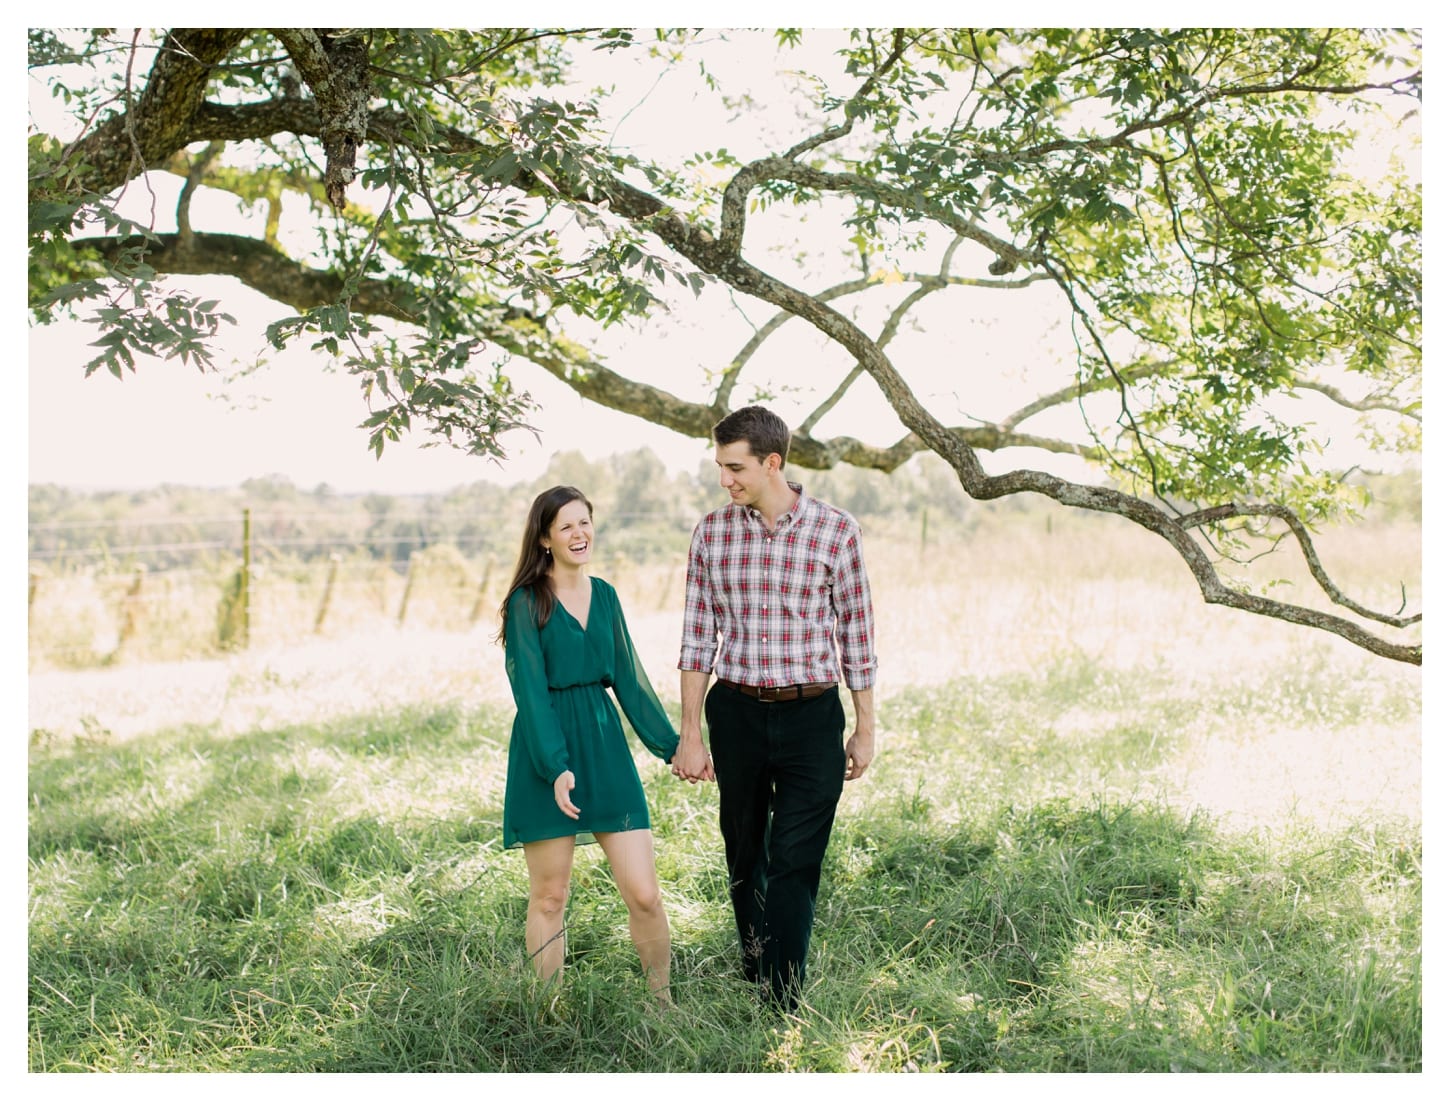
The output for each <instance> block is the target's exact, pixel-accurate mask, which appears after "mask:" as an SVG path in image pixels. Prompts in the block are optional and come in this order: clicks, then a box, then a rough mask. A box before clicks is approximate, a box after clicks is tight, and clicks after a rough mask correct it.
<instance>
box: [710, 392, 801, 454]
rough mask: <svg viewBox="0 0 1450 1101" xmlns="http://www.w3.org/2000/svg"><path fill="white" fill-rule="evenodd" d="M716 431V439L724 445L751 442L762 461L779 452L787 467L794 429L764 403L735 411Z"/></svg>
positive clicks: (751, 451)
mask: <svg viewBox="0 0 1450 1101" xmlns="http://www.w3.org/2000/svg"><path fill="white" fill-rule="evenodd" d="M714 434H715V442H716V443H717V444H719V445H720V446H721V447H726V446H728V445H730V444H732V443H735V442H736V441H737V440H744V441H745V442H746V443H747V444H749V445H750V454H751V455H752V456H753V457H755V458H756V459H759V460H760V461H761V462H764V461H765V458H766V456H767V455H771V454H775V455H779V456H780V461H781V465H782V466H784V465H785V460H786V456H787V455H788V454H789V452H790V428H789V427H788V426H787V425H786V423H785V421H783V420H781V419H780V417H778V416H776V414H774V413H772V412H771V411H770V410H769V409H767V408H766V407H765V406H763V405H747V406H745V407H744V408H743V409H737V410H735V412H733V413H731V414H730V415H729V416H727V417H724V418H723V419H722V420H721V421H720V423H719V424H717V425H715V428H714Z"/></svg>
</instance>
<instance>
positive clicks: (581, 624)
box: [554, 577, 595, 634]
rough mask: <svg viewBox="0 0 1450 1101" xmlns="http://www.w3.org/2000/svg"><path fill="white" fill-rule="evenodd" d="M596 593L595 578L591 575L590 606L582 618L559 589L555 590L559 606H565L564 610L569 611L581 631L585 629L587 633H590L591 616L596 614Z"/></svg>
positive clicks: (555, 600) (570, 616)
mask: <svg viewBox="0 0 1450 1101" xmlns="http://www.w3.org/2000/svg"><path fill="white" fill-rule="evenodd" d="M594 595H595V593H594V579H593V578H592V577H591V578H590V579H589V607H588V608H586V609H585V610H584V618H583V619H582V620H581V619H580V618H579V617H578V616H577V615H575V614H574V613H573V611H571V610H570V608H569V605H567V604H565V603H564V600H563V598H562V597H561V596H560V595H559V593H558V591H557V590H556V591H555V592H554V602H555V603H556V604H558V605H559V607H561V608H563V609H564V611H566V612H568V613H569V618H570V619H572V620H573V621H574V622H575V623H577V624H578V625H579V629H580V630H581V631H583V632H584V633H585V634H588V632H589V617H590V616H592V615H593V614H594Z"/></svg>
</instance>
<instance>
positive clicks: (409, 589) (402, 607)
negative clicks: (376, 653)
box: [398, 554, 414, 627]
mask: <svg viewBox="0 0 1450 1101" xmlns="http://www.w3.org/2000/svg"><path fill="white" fill-rule="evenodd" d="M413 560H414V556H413V555H411V554H410V555H408V577H407V580H405V581H404V582H403V599H402V601H400V602H399V604H398V626H399V627H401V626H402V625H403V620H404V619H405V618H406V617H407V615H408V597H410V596H412V595H413Z"/></svg>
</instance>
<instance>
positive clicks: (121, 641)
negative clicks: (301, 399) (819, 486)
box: [28, 510, 690, 671]
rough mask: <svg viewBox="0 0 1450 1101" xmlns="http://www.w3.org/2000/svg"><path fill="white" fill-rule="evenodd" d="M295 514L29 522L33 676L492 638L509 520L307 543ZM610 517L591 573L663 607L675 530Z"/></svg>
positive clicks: (675, 588)
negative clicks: (344, 644) (396, 638)
mask: <svg viewBox="0 0 1450 1101" xmlns="http://www.w3.org/2000/svg"><path fill="white" fill-rule="evenodd" d="M307 519H308V518H307V517H306V516H299V515H298V514H295V513H293V514H288V515H286V516H285V517H282V518H280V520H279V519H278V518H273V517H268V516H266V515H265V514H263V515H260V516H254V515H252V513H251V510H243V514H242V515H241V516H240V517H238V516H236V515H233V516H231V517H216V518H190V517H188V518H186V519H185V520H184V521H176V520H169V521H167V520H161V521H147V520H135V521H126V522H109V521H96V522H91V521H83V522H67V521H60V522H55V523H41V524H32V525H31V530H30V536H31V551H30V592H29V631H28V640H29V665H30V668H31V670H32V671H36V670H42V669H47V668H56V669H65V668H87V667H97V666H106V665H113V664H116V663H119V662H137V661H167V660H181V659H187V658H201V657H215V656H218V655H220V654H223V653H226V652H228V651H234V650H239V649H244V648H246V647H249V646H273V645H279V644H290V643H295V642H301V641H305V640H307V639H309V638H320V637H338V636H343V635H348V634H352V633H355V632H359V631H368V630H379V629H400V628H404V627H423V628H429V629H436V630H454V631H468V630H485V629H486V630H489V631H493V630H494V629H495V628H496V624H497V616H496V613H497V608H498V604H499V602H500V601H501V600H502V598H503V595H504V591H505V589H506V588H507V585H508V582H509V579H510V578H509V574H510V572H511V570H512V567H513V561H514V555H515V554H516V553H517V551H516V547H514V546H512V544H513V542H514V541H515V540H516V538H517V532H516V531H515V530H512V529H513V528H514V527H515V524H513V523H510V524H509V525H507V527H508V528H509V529H510V530H509V531H507V532H504V531H503V530H501V529H502V528H503V527H504V525H501V524H499V525H492V526H491V530H488V531H477V532H471V533H470V532H458V531H439V532H437V533H436V535H435V534H434V533H430V532H428V531H426V530H421V531H418V532H416V533H401V534H400V533H387V532H381V531H373V532H365V531H358V532H356V533H353V534H347V533H341V534H339V533H337V532H336V531H330V532H321V533H317V534H308V533H307V532H306V531H305V530H304V528H303V525H304V524H305V522H306V521H307ZM328 519H329V520H332V521H335V520H336V517H328ZM392 519H393V522H395V523H409V522H412V521H411V520H410V519H409V518H406V517H403V518H399V517H393V518H392ZM621 520H623V521H625V522H624V523H623V524H620V523H619V521H621ZM613 521H614V523H613V525H612V526H613V527H614V528H616V529H617V531H616V534H617V535H618V538H617V539H614V540H606V541H605V544H604V545H605V546H606V547H609V546H610V545H611V543H612V544H613V547H612V549H611V550H606V551H605V552H604V553H603V554H602V555H601V558H600V559H599V560H598V561H597V562H596V566H597V567H598V568H599V569H600V570H601V572H605V573H606V576H609V578H610V580H611V581H612V582H614V584H615V585H616V586H617V587H619V588H620V590H621V595H622V596H623V595H626V594H627V595H628V598H629V599H630V600H631V602H632V604H633V605H634V606H635V607H639V608H640V609H641V610H655V609H657V608H663V607H666V606H667V605H668V603H669V602H670V601H671V600H672V599H673V600H676V601H677V600H678V599H679V598H680V596H681V595H682V594H683V591H684V575H683V560H684V552H685V548H686V547H687V546H688V541H689V530H690V529H689V524H688V523H687V522H685V521H684V520H683V519H681V518H675V517H670V516H666V515H663V514H657V513H635V514H625V515H623V516H615V517H614V518H613ZM630 521H633V522H632V523H631V522H630ZM183 524H184V526H185V527H186V529H187V531H188V533H190V532H196V531H198V530H200V529H201V527H202V526H203V525H210V526H212V527H214V528H216V529H218V533H217V536H216V537H215V538H192V537H187V538H172V537H168V536H169V535H172V534H174V532H175V530H176V528H177V527H178V526H180V525H183ZM168 527H170V528H171V532H168V531H167V528H168ZM227 529H230V530H227ZM269 532H276V533H277V534H275V535H274V534H268V533H269ZM148 535H149V536H151V538H149V539H148V538H146V536H148ZM67 537H69V538H67Z"/></svg>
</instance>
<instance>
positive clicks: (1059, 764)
mask: <svg viewBox="0 0 1450 1101" xmlns="http://www.w3.org/2000/svg"><path fill="white" fill-rule="evenodd" d="M1281 674H1282V671H1281V670H1278V669H1266V670H1264V673H1263V680H1262V682H1260V683H1258V684H1251V685H1246V686H1244V687H1245V691H1246V692H1247V693H1250V694H1252V693H1255V692H1262V691H1266V690H1268V689H1269V688H1270V686H1272V685H1275V684H1279V683H1281V682H1282V676H1281ZM1085 686H1091V687H1090V690H1089V691H1087V692H1086V694H1085V693H1084V687H1085ZM1322 687H1323V686H1322V685H1317V686H1311V685H1308V684H1306V685H1305V687H1304V689H1303V691H1305V692H1310V691H1314V692H1317V691H1319V690H1321V689H1322ZM1338 692H1339V695H1340V696H1341V697H1342V703H1343V705H1344V706H1342V707H1340V708H1338V709H1336V711H1335V714H1336V715H1339V716H1343V718H1341V719H1339V720H1330V721H1331V722H1332V721H1341V722H1352V721H1354V720H1353V716H1354V715H1355V714H1356V712H1357V710H1358V709H1359V708H1360V707H1362V706H1368V705H1369V704H1370V702H1371V701H1370V700H1369V699H1365V698H1363V697H1365V696H1370V697H1372V696H1373V695H1374V692H1373V687H1372V686H1371V688H1370V689H1369V690H1368V691H1367V690H1366V688H1365V686H1364V685H1362V684H1357V683H1344V684H1342V685H1341V686H1340V688H1339V690H1338ZM1085 695H1086V698H1085ZM1301 702H1303V703H1305V704H1306V705H1307V703H1308V701H1307V699H1305V700H1302V701H1301ZM1415 702H1416V701H1415V700H1414V699H1413V698H1409V697H1405V698H1403V699H1401V700H1400V701H1399V702H1398V703H1397V704H1396V707H1397V708H1398V709H1399V710H1400V711H1401V712H1405V711H1407V710H1409V709H1412V708H1413V707H1414V706H1415ZM1291 705H1292V701H1291ZM1069 709H1070V710H1073V711H1075V712H1077V713H1078V714H1079V715H1080V716H1081V715H1086V716H1088V717H1089V718H1088V719H1086V720H1082V719H1080V720H1079V721H1078V723H1077V724H1076V727H1075V730H1074V732H1073V733H1072V734H1071V735H1065V734H1060V733H1056V732H1055V730H1054V726H1055V723H1056V721H1057V719H1058V718H1059V717H1060V716H1061V715H1062V714H1063V713H1065V712H1066V711H1068V710H1069ZM1124 709H1126V710H1128V711H1131V712H1133V713H1135V714H1137V715H1138V716H1140V718H1139V721H1138V722H1136V723H1134V724H1130V725H1126V726H1125V725H1124V724H1123V723H1122V722H1121V718H1120V716H1121V714H1122V712H1123V711H1124ZM1005 710H1010V715H1007V714H1004V711H1005ZM1199 711H1200V708H1199V705H1198V701H1196V700H1195V699H1192V698H1188V697H1186V696H1185V695H1183V694H1182V693H1181V692H1177V691H1175V688H1174V685H1173V684H1172V682H1171V680H1167V679H1164V678H1161V677H1160V678H1156V679H1155V678H1152V677H1146V678H1145V677H1141V676H1126V675H1113V674H1107V673H1105V672H1104V671H1103V670H1101V669H1100V668H1098V667H1095V666H1092V665H1089V664H1085V663H1077V664H1073V663H1069V664H1066V665H1054V666H1051V667H1049V668H1047V669H1045V670H1044V671H1042V673H1041V674H1040V675H1038V676H1033V677H1027V678H1018V679H1012V678H990V677H989V678H984V679H971V678H968V679H964V680H960V681H955V682H951V683H948V684H945V685H942V686H940V687H938V688H935V689H927V690H919V691H914V692H911V693H905V694H903V695H902V696H901V697H898V698H895V699H893V700H891V701H888V703H887V705H886V706H885V707H884V708H883V714H882V726H883V731H884V732H885V737H886V739H887V740H888V742H889V744H890V746H891V748H890V750H889V752H886V753H883V755H882V756H881V758H880V759H879V760H878V762H877V764H876V767H875V768H874V769H873V771H872V774H871V776H870V779H869V782H864V783H862V784H860V785H853V786H852V788H851V790H850V792H849V794H848V797H847V799H846V800H845V802H844V804H843V807H842V813H841V817H840V821H839V825H838V827H837V831H836V834H835V837H834V839H833V842H832V846H831V849H830V853H829V858H828V867H827V869H826V877H825V886H824V888H823V891H822V896H821V900H820V909H819V914H818V919H817V930H818V931H817V938H816V943H815V947H814V955H813V959H812V978H811V982H810V986H809V989H808V990H807V992H806V998H805V1004H804V1005H803V1007H802V1009H801V1012H800V1014H799V1016H798V1017H788V1018H781V1017H777V1016H775V1015H773V1014H771V1013H770V1012H769V1011H768V1010H765V1009H763V1008H762V1007H761V1006H760V1005H759V1004H758V1003H757V1001H756V1000H755V998H754V996H753V995H752V992H751V991H750V990H749V989H748V988H746V986H745V985H744V984H743V983H741V982H740V981H739V980H738V979H736V978H735V977H734V974H735V969H736V965H735V950H734V943H733V941H734V933H733V925H732V923H731V920H730V918H729V914H728V910H727V907H726V905H725V902H724V898H725V882H724V875H723V870H722V856H721V853H720V850H719V842H718V835H717V833H716V830H715V827H714V816H713V793H712V792H711V791H709V790H708V789H707V788H704V787H698V788H694V787H690V786H687V785H682V784H678V783H676V782H675V781H673V780H671V779H670V778H669V777H668V776H667V774H665V773H664V772H663V770H662V769H660V768H658V767H654V768H650V767H649V765H648V763H647V762H645V761H643V760H642V767H644V768H645V775H646V776H647V778H648V779H647V789H648V794H649V798H650V802H651V805H652V807H653V808H654V814H655V830H656V835H657V845H658V849H659V854H660V856H659V864H660V872H661V876H662V879H663V882H664V884H665V889H666V900H667V905H668V907H669V912H670V915H671V919H672V922H673V927H674V937H675V996H676V1000H677V1003H678V1005H677V1008H676V1009H675V1010H674V1011H673V1012H670V1013H666V1014H659V1013H657V1012H654V1011H651V1010H650V1009H648V1008H647V1005H648V1002H649V999H648V997H647V995H646V991H645V988H644V983H643V979H642V978H641V977H640V976H639V975H638V974H637V973H636V972H637V969H638V965H637V961H635V959H634V956H633V952H632V950H631V948H630V944H629V939H628V934H627V930H626V925H625V913H624V911H623V908H622V905H621V903H620V902H619V900H618V897H617V894H616V892H615V889H614V887H613V885H612V881H611V880H610V877H609V874H608V869H607V865H605V864H603V863H602V862H601V860H600V856H599V853H598V851H597V849H596V848H594V847H592V846H591V847H586V848H583V849H581V850H580V851H579V858H578V866H577V870H576V875H575V879H574V888H573V894H572V897H571V900H570V907H569V914H568V928H569V963H568V967H567V970H566V973H565V974H566V978H565V980H564V981H563V982H562V984H560V985H558V986H557V987H542V988H541V987H539V986H537V985H536V984H535V982H534V981H533V980H532V978H531V974H530V971H529V968H528V965H527V962H526V959H525V954H524V952H523V949H522V943H521V941H522V928H523V910H524V897H525V887H526V875H525V872H524V868H523V861H522V859H521V857H520V855H519V854H518V853H504V852H501V851H500V850H499V841H498V837H499V818H500V810H501V799H502V782H503V780H502V777H503V769H504V759H505V752H506V749H505V746H506V740H505V739H506V731H507V725H506V721H507V715H506V713H505V712H503V711H500V710H496V709H480V710H475V711H465V710H461V709H458V708H454V707H443V708H439V709H436V710H405V711H396V712H392V713H377V714H364V715H357V716H353V717H351V718H348V719H345V720H339V721H336V722H333V723H330V724H326V725H322V726H312V725H308V726H299V727H293V728H286V729H280V730H275V731H270V732H265V733H264V732H257V733H255V734H252V735H246V736H232V737H218V736H216V735H215V733H214V732H213V731H211V730H208V729H205V728H193V729H180V730H171V731H163V732H158V733H156V734H154V735H152V736H150V737H147V738H144V739H134V740H132V741H130V742H128V743H125V744H120V745H116V744H107V743H106V742H105V741H104V740H101V741H99V742H98V743H96V744H84V743H72V744H69V745H65V746H52V747H49V748H46V747H36V749H35V750H34V752H33V754H32V761H31V778H30V792H31V826H30V930H31V932H30V1065H31V1069H32V1070H35V1071H64V1070H101V1071H119V1070H163V1069H164V1070H188V1071H258V1070H267V1071H331V1070H349V1071H423V1070H437V1071H554V1070H570V1071H705V1070H708V1071H769V1070H819V1071H837V1070H879V1071H888V1070H955V1071H983V1070H1009V1071H1064V1070H1087V1071H1126V1070H1164V1071H1166V1070H1217V1071H1228V1070H1299V1071H1326V1070H1336V1071H1365V1070H1398V1071H1412V1070H1417V1069H1419V1068H1420V1065H1421V1001H1420V942H1421V925H1420V882H1421V879H1420V851H1421V850H1420V838H1419V829H1418V825H1417V824H1416V823H1415V822H1414V821H1412V820H1409V819H1405V820H1397V819H1382V820H1374V821H1371V820H1362V821H1353V822H1349V823H1346V824H1343V825H1340V826H1337V827H1334V828H1330V829H1325V828H1321V827H1317V826H1314V825H1312V824H1309V823H1305V822H1297V823H1295V822H1291V823H1289V824H1288V825H1287V826H1285V827H1284V828H1281V829H1277V830H1274V831H1266V830H1263V829H1249V830H1238V831H1235V830H1233V829H1229V828H1226V827H1225V826H1224V825H1223V824H1221V823H1219V822H1217V821H1215V820H1214V819H1213V818H1212V817H1210V816H1209V815H1208V814H1206V813H1204V812H1202V811H1198V812H1195V811H1192V810H1184V809H1181V808H1180V807H1178V806H1176V805H1175V804H1174V802H1173V800H1171V799H1168V798H1163V797H1155V796H1154V795H1153V789H1154V787H1155V786H1156V785H1159V784H1162V783H1163V782H1164V778H1165V777H1167V776H1170V775H1171V774H1173V772H1174V771H1175V767H1176V766H1175V762H1177V761H1178V760H1180V759H1181V758H1182V756H1183V754H1184V753H1185V751H1186V750H1187V749H1189V748H1190V746H1188V745H1187V744H1185V743H1186V742H1189V741H1193V740H1195V739H1196V738H1198V737H1201V735H1199V734H1195V733H1192V732H1190V733H1187V734H1183V733H1175V731H1180V730H1181V729H1182V723H1181V721H1180V719H1181V716H1182V715H1183V714H1185V713H1187V712H1195V713H1197V712H1199ZM1091 716H1098V717H1099V719H1100V721H1098V722H1094V721H1092V720H1091ZM1004 720H1006V721H1005V722H1004ZM1197 721H1198V723H1199V724H1200V726H1201V728H1202V729H1203V730H1204V731H1206V732H1209V733H1212V732H1213V731H1214V730H1216V729H1217V728H1218V727H1220V726H1228V727H1233V726H1236V725H1238V724H1239V723H1241V722H1242V712H1241V710H1239V708H1238V707H1237V706H1236V705H1234V704H1232V703H1231V702H1230V703H1227V704H1225V705H1223V706H1221V707H1218V708H1217V709H1216V710H1214V711H1212V712H1211V713H1210V714H1207V715H1201V714H1200V717H1199V719H1198V720H1197Z"/></svg>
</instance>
